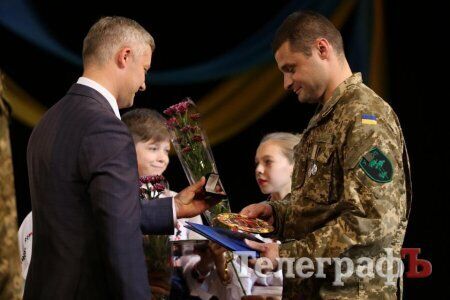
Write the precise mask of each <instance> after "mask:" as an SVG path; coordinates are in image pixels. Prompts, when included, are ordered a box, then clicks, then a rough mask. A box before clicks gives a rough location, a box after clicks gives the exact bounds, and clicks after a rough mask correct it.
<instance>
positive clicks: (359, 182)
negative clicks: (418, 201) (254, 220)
mask: <svg viewBox="0 0 450 300" xmlns="http://www.w3.org/2000/svg"><path fill="white" fill-rule="evenodd" d="M393 123H394V124H393ZM401 136H402V133H401V130H400V128H399V126H397V124H395V122H386V120H384V119H383V118H378V121H377V123H376V124H365V123H364V122H363V120H362V119H361V115H360V114H358V116H357V117H355V118H354V119H353V120H352V121H351V122H349V125H348V126H347V128H346V130H345V143H343V144H342V145H341V146H339V149H338V157H339V158H338V159H339V160H340V161H341V162H342V166H343V192H342V193H343V197H342V199H341V200H340V201H339V203H337V204H336V211H337V212H339V213H338V215H337V216H336V218H334V219H333V220H331V221H329V222H328V223H327V224H325V226H322V227H320V228H318V229H317V230H315V231H313V232H311V233H309V234H308V235H306V237H305V238H303V239H301V240H296V241H293V242H288V243H285V244H283V245H281V246H280V256H283V257H310V258H313V257H338V256H340V255H341V254H343V253H344V252H345V251H347V250H348V249H349V248H351V247H353V246H355V245H360V246H367V245H370V244H371V243H376V242H378V241H381V240H382V239H387V240H390V239H393V238H394V235H395V234H396V232H397V231H398V229H399V226H401V222H402V220H404V218H405V201H404V200H405V199H404V189H405V177H404V170H403V164H402V153H403V152H402V151H403V141H402V138H401ZM299 209H301V208H299Z"/></svg>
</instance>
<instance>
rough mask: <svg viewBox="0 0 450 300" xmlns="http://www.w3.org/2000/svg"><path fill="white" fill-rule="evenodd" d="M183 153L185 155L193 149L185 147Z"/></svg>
mask: <svg viewBox="0 0 450 300" xmlns="http://www.w3.org/2000/svg"><path fill="white" fill-rule="evenodd" d="M181 151H183V153H189V152H191V151H192V148H191V147H189V146H186V147H184V148H183V149H182V150H181Z"/></svg>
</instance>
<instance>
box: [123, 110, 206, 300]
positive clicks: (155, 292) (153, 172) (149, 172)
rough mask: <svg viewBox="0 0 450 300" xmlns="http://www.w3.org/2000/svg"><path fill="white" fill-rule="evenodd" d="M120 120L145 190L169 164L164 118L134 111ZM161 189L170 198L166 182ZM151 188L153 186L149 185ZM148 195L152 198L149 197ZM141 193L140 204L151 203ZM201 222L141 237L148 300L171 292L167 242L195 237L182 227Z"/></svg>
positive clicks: (180, 222) (194, 219) (180, 224)
mask: <svg viewBox="0 0 450 300" xmlns="http://www.w3.org/2000/svg"><path fill="white" fill-rule="evenodd" d="M122 121H123V122H124V123H125V124H126V125H127V127H128V130H129V131H130V133H131V136H132V137H133V141H134V145H135V148H136V156H137V167H138V173H139V178H140V180H141V184H142V185H141V188H142V189H146V188H147V186H146V184H145V183H143V182H146V178H147V177H149V176H154V177H156V176H161V175H163V173H164V172H165V170H166V169H167V166H168V165H169V152H170V134H169V131H168V130H167V128H166V122H165V119H164V117H163V116H162V115H161V114H160V113H158V112H157V111H155V110H151V109H147V108H138V109H134V110H131V111H129V112H127V113H125V114H124V115H123V116H122ZM161 184H163V185H164V187H165V188H164V190H162V191H161V192H160V193H158V195H157V197H158V198H164V197H173V196H175V195H176V192H173V191H171V190H170V189H169V184H168V181H167V180H165V178H161ZM149 187H150V188H154V186H149ZM152 196H156V194H153V195H152ZM152 196H150V197H148V193H146V191H143V193H142V194H141V201H142V202H144V203H145V202H148V201H152V200H153V199H152ZM186 221H189V222H194V223H199V224H201V223H202V219H201V216H200V215H198V216H195V217H192V218H189V219H178V220H177V224H176V226H175V229H174V233H173V235H170V236H169V235H144V253H145V257H146V263H147V267H148V274H149V281H150V289H151V292H152V299H167V298H168V297H169V294H170V289H171V276H172V271H173V268H172V264H171V263H170V262H171V249H170V241H174V240H185V239H192V238H196V237H197V236H196V233H195V232H191V231H190V230H187V229H186V228H184V226H183V224H184V222H186Z"/></svg>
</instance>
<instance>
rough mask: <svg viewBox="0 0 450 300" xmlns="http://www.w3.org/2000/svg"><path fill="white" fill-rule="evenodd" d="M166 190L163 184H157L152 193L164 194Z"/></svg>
mask: <svg viewBox="0 0 450 300" xmlns="http://www.w3.org/2000/svg"><path fill="white" fill-rule="evenodd" d="M165 189H166V187H165V186H164V185H163V184H161V183H155V184H154V185H153V186H152V191H157V192H162V191H164V190H165Z"/></svg>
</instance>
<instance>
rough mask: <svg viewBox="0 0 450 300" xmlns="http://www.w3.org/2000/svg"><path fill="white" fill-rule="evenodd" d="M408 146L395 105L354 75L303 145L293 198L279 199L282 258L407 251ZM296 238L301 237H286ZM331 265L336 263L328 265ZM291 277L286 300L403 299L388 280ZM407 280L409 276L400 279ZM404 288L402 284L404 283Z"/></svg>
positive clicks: (275, 206) (277, 223)
mask: <svg viewBox="0 0 450 300" xmlns="http://www.w3.org/2000/svg"><path fill="white" fill-rule="evenodd" d="M410 191H411V190H410V180H409V164H408V158H407V152H406V148H405V145H404V139H403V134H402V131H401V128H400V124H399V121H398V119H397V116H396V115H395V113H394V111H393V110H392V108H391V107H390V106H389V105H388V104H387V103H386V102H384V101H383V100H382V99H381V98H380V97H379V96H377V95H376V94H375V93H374V92H373V91H372V90H371V89H369V88H368V87H367V86H365V85H364V84H363V83H362V80H361V75H360V74H359V73H357V74H354V75H352V76H351V77H349V78H348V79H347V80H345V81H344V82H343V83H342V84H340V85H339V86H338V87H337V89H336V90H335V91H334V93H333V95H332V97H331V99H330V100H329V101H328V102H327V103H326V104H325V105H324V106H323V107H322V108H321V109H320V111H319V112H318V113H317V114H316V115H315V116H314V117H313V118H312V119H311V121H310V122H309V125H308V127H307V129H306V130H305V131H304V133H303V138H302V140H301V142H300V143H299V144H298V145H297V146H296V147H295V167H294V174H293V179H292V199H291V200H290V201H287V202H271V205H272V207H273V210H274V213H275V226H276V228H277V235H278V238H279V239H280V240H284V241H285V243H283V244H282V245H281V246H280V256H281V257H296V258H299V257H308V258H311V259H313V258H317V257H348V258H350V259H352V260H353V261H354V262H355V268H356V266H357V264H356V259H357V258H359V257H368V258H374V259H376V258H379V257H383V256H385V255H386V253H385V251H384V250H383V249H384V248H392V249H393V256H394V257H400V250H401V246H402V243H403V239H404V236H405V230H406V226H407V222H408V215H409V207H410V201H409V200H408V199H410V197H409V195H410ZM288 239H293V241H286V240H288ZM327 267H328V268H327ZM325 274H327V277H326V278H325V279H322V278H316V277H315V276H314V275H313V276H312V277H310V278H305V279H298V278H296V279H293V280H289V279H285V287H284V291H283V296H284V298H286V299H297V298H301V299H396V298H397V296H396V292H397V287H396V286H395V285H394V286H385V285H384V282H385V280H384V278H381V277H379V276H377V275H376V273H375V277H374V278H372V279H370V278H363V279H360V278H358V277H356V276H352V277H350V278H348V279H346V280H343V281H344V286H342V287H339V286H333V285H332V282H333V280H334V279H333V274H334V271H332V266H331V267H330V266H329V265H327V264H325ZM400 281H401V280H400ZM397 284H398V285H399V286H401V282H397Z"/></svg>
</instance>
